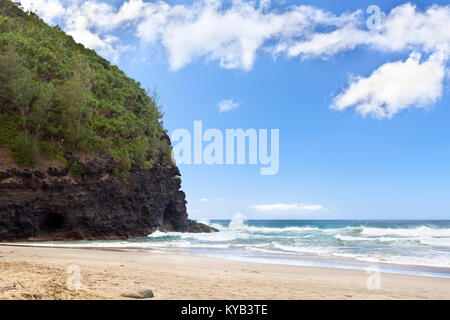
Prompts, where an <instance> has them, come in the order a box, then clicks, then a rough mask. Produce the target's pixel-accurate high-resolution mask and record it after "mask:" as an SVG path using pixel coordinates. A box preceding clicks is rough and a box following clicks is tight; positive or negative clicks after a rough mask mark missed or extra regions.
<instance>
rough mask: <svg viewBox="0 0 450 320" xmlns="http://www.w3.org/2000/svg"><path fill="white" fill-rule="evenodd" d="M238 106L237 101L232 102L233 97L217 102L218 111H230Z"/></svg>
mask: <svg viewBox="0 0 450 320" xmlns="http://www.w3.org/2000/svg"><path fill="white" fill-rule="evenodd" d="M238 107H239V103H237V102H234V101H233V99H226V100H222V101H220V102H219V103H218V104H217V108H218V109H219V112H220V113H222V112H225V111H231V110H234V109H236V108H238Z"/></svg>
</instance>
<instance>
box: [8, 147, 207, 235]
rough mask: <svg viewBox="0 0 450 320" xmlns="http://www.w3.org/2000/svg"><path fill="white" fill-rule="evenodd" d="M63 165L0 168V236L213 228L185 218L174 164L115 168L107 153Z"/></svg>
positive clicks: (147, 231)
mask: <svg viewBox="0 0 450 320" xmlns="http://www.w3.org/2000/svg"><path fill="white" fill-rule="evenodd" d="M65 157H66V159H69V161H70V163H76V164H77V165H78V168H79V170H78V172H79V173H80V174H79V175H78V176H77V177H74V175H73V174H71V173H69V170H68V169H67V167H64V166H60V167H49V168H48V169H47V170H43V169H17V168H9V169H7V170H3V171H0V241H19V240H29V241H31V240H33V241H35V240H78V239H118V238H132V237H144V236H147V235H148V234H149V233H151V232H153V231H155V230H167V231H181V232H212V231H215V230H214V229H213V228H211V227H209V226H206V225H204V224H201V223H196V222H194V221H192V220H189V219H188V218H187V212H186V201H185V194H184V192H183V191H181V190H180V185H181V183H180V179H179V175H180V173H179V171H178V169H177V168H176V167H173V168H170V169H167V168H166V169H164V168H162V167H160V166H158V165H156V166H155V167H153V168H150V169H143V168H140V167H138V166H132V168H131V170H130V171H129V172H127V173H121V174H119V173H117V172H116V171H115V169H114V168H117V164H116V163H115V161H114V160H113V158H112V157H110V158H108V157H106V158H103V159H90V160H87V159H82V158H81V157H78V156H75V155H72V154H66V155H65Z"/></svg>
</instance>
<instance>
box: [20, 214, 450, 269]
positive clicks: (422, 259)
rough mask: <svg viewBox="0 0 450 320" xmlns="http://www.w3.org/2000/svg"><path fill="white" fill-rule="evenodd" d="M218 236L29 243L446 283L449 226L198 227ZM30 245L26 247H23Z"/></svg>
mask: <svg viewBox="0 0 450 320" xmlns="http://www.w3.org/2000/svg"><path fill="white" fill-rule="evenodd" d="M201 222H204V223H207V224H209V225H211V226H214V227H216V228H217V229H219V230H220V232H218V233H209V234H208V233H203V234H194V233H178V232H168V233H165V232H160V231H156V232H154V233H152V234H150V235H149V236H148V237H145V238H139V239H130V240H126V241H124V240H118V241H72V242H44V243H35V244H33V245H36V246H62V247H86V248H89V247H94V248H99V247H100V248H104V249H108V248H109V249H115V250H132V251H136V250H138V251H149V252H158V253H180V254H194V255H201V256H209V257H216V258H222V259H231V260H239V261H251V262H260V263H273V264H287V265H299V266H314V267H332V268H349V269H361V270H364V269H366V270H373V268H377V269H376V270H380V271H382V272H391V273H402V274H414V275H423V276H435V277H445V278H450V220H442V221H437V220H247V219H246V218H245V217H244V216H242V215H240V214H238V215H236V216H235V217H234V218H233V219H232V220H211V221H201ZM27 245H30V244H27Z"/></svg>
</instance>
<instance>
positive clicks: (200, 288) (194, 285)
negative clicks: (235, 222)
mask: <svg viewBox="0 0 450 320" xmlns="http://www.w3.org/2000/svg"><path fill="white" fill-rule="evenodd" d="M71 265H77V266H78V267H79V270H80V273H81V281H80V283H81V288H80V289H78V290H76V289H72V290H69V289H68V288H67V285H66V282H67V279H68V277H70V276H71V274H69V273H66V271H67V268H68V267H69V266H71ZM72 276H73V275H72ZM367 278H368V274H367V273H366V272H365V271H358V270H342V269H329V268H310V267H297V266H284V265H269V264H259V263H247V262H235V261H228V260H221V259H213V258H205V257H198V256H187V255H174V254H155V253H148V252H121V251H105V250H86V249H65V248H41V247H39V248H36V247H18V246H0V299H125V298H123V297H121V294H122V293H124V292H128V291H136V290H140V289H151V290H153V292H154V294H155V297H154V298H153V299H450V279H443V278H431V277H419V276H408V275H394V274H387V273H383V274H381V288H380V289H378V290H369V289H368V288H367V284H366V283H367ZM72 283H74V282H72Z"/></svg>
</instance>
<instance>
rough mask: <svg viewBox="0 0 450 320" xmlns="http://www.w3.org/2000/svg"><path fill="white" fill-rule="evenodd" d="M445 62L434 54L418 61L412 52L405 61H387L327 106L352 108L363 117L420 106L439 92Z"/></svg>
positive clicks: (429, 103) (384, 114)
mask: <svg viewBox="0 0 450 320" xmlns="http://www.w3.org/2000/svg"><path fill="white" fill-rule="evenodd" d="M444 77H445V65H444V63H443V60H442V58H441V57H439V55H438V54H435V55H432V56H430V57H429V59H428V60H426V61H421V56H420V54H419V53H412V54H411V55H410V57H409V58H408V59H407V60H406V61H398V62H390V63H386V64H384V65H382V66H381V67H379V68H378V69H377V70H375V71H374V72H373V73H372V74H371V75H370V76H369V77H367V78H362V77H358V78H356V79H354V80H353V81H351V83H350V85H349V87H348V88H347V89H346V90H345V91H344V92H342V93H340V94H339V95H338V96H337V97H336V98H335V99H334V101H333V104H332V106H331V108H333V109H335V110H344V109H347V108H350V107H353V106H354V107H355V108H356V111H357V112H358V113H360V114H362V115H364V116H366V115H371V116H374V117H376V118H391V117H392V116H393V115H394V114H396V113H398V112H400V111H402V110H403V109H407V108H410V107H417V108H424V107H427V106H429V105H431V104H432V103H434V102H435V101H436V100H437V99H438V98H439V97H440V96H441V94H442V87H443V79H444Z"/></svg>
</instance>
